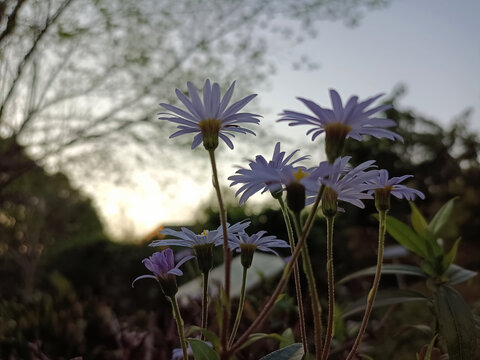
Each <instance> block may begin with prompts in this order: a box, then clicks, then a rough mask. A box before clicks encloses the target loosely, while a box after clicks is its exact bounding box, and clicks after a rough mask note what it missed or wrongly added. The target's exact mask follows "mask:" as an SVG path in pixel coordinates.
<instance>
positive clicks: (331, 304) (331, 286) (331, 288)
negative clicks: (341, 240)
mask: <svg viewBox="0 0 480 360" xmlns="http://www.w3.org/2000/svg"><path fill="white" fill-rule="evenodd" d="M334 221H335V216H327V275H328V320H327V333H326V334H325V346H324V348H323V352H322V360H326V359H328V355H329V354H330V344H331V342H332V337H333V320H334V317H335V280H334V269H333V223H334Z"/></svg>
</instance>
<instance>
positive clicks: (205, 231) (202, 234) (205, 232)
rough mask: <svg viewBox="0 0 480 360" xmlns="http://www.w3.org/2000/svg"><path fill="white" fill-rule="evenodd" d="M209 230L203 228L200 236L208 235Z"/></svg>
mask: <svg viewBox="0 0 480 360" xmlns="http://www.w3.org/2000/svg"><path fill="white" fill-rule="evenodd" d="M207 234H208V230H203V231H202V232H201V233H200V234H199V235H200V236H207Z"/></svg>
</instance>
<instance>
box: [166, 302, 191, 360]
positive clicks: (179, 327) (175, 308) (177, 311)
mask: <svg viewBox="0 0 480 360" xmlns="http://www.w3.org/2000/svg"><path fill="white" fill-rule="evenodd" d="M169 300H170V303H171V304H172V310H173V317H174V318H175V321H176V323H177V330H178V337H179V339H180V346H181V347H182V353H183V360H188V354H187V342H186V340H185V332H184V330H183V319H182V316H181V315H180V309H179V308H178V303H177V299H176V298H175V296H171V297H169Z"/></svg>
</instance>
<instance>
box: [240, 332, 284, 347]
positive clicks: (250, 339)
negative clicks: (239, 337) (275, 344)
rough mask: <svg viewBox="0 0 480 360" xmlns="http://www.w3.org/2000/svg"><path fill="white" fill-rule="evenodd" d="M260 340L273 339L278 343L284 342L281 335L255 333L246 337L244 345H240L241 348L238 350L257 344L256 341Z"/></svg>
mask: <svg viewBox="0 0 480 360" xmlns="http://www.w3.org/2000/svg"><path fill="white" fill-rule="evenodd" d="M261 339H275V340H278V341H280V342H281V341H282V340H285V339H284V338H283V337H282V336H281V335H278V334H275V333H273V334H265V333H256V334H252V335H250V336H249V337H248V339H247V341H245V343H244V344H242V346H241V347H239V349H243V348H245V347H247V346H249V345H252V344H253V343H254V342H257V341H258V340H261Z"/></svg>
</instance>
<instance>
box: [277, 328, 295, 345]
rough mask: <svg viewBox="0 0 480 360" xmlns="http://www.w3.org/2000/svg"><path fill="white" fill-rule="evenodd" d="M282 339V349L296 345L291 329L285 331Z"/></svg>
mask: <svg viewBox="0 0 480 360" xmlns="http://www.w3.org/2000/svg"><path fill="white" fill-rule="evenodd" d="M282 338H283V339H282V340H281V341H280V349H281V348H284V347H286V346H288V345H292V344H294V343H295V337H294V336H293V331H292V329H291V328H287V329H285V331H284V332H283V333H282Z"/></svg>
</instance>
